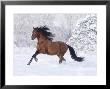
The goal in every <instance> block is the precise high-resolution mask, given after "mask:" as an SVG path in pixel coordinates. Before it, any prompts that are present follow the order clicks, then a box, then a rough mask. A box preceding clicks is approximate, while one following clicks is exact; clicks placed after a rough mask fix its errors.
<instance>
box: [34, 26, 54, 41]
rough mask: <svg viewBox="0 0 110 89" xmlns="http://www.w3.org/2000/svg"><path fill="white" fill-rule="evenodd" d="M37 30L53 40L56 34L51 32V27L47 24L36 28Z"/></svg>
mask: <svg viewBox="0 0 110 89" xmlns="http://www.w3.org/2000/svg"><path fill="white" fill-rule="evenodd" d="M34 29H35V30H36V31H37V32H40V33H41V34H42V35H43V36H45V37H46V38H47V39H48V40H53V37H54V35H53V34H52V33H51V32H49V30H50V29H49V28H48V27H46V26H41V27H37V28H34Z"/></svg>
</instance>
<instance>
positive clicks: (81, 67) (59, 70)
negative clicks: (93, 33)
mask: <svg viewBox="0 0 110 89" xmlns="http://www.w3.org/2000/svg"><path fill="white" fill-rule="evenodd" d="M35 50H36V49H35V48H31V47H30V48H29V47H14V58H13V66H14V67H13V68H14V69H13V70H14V71H13V72H14V75H15V76H26V75H30V76H31V75H36V76H37V75H41V76H62V75H65V76H96V75H97V59H96V54H95V53H94V54H91V53H83V52H77V55H78V56H81V57H85V59H84V61H83V62H77V61H74V60H73V59H72V58H71V56H70V53H69V50H68V51H67V52H66V54H65V56H64V57H65V59H66V62H63V63H62V64H59V62H58V61H59V58H58V57H57V56H56V55H54V56H50V55H46V54H39V55H38V56H37V58H38V62H36V61H34V60H33V61H32V63H31V64H30V65H27V63H28V61H29V60H30V58H31V56H32V55H33V53H34V52H35Z"/></svg>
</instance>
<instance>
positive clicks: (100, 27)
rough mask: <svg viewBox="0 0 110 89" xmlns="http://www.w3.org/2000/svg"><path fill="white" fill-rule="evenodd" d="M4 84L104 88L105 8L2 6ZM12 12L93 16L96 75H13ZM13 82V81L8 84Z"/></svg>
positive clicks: (94, 6)
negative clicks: (94, 16)
mask: <svg viewBox="0 0 110 89" xmlns="http://www.w3.org/2000/svg"><path fill="white" fill-rule="evenodd" d="M5 11H6V15H5V17H6V21H5V22H6V23H5V24H6V31H5V32H6V39H5V41H6V44H5V46H6V50H5V52H6V59H5V60H6V61H5V62H6V63H5V64H6V67H5V68H6V69H5V71H6V72H5V73H6V74H5V77H6V85H91V84H94V85H97V84H100V85H102V84H103V85H105V84H106V6H104V5H99V6H98V5H92V6H90V5H89V6H88V5H86V6H84V5H83V6H81V5H80V6H78V5H74V6H73V5H62V6H61V5H58V6H57V5H54V6H49V5H48V6H47V5H46V6H45V5H40V6H31V5H30V6H28V5H27V6H23V5H22V6H19V5H16V6H14V5H13V6H11V5H7V6H6V10H5ZM15 13H30V14H31V13H97V33H98V34H97V76H17V77H15V76H13V39H14V38H13V31H14V29H13V28H14V27H13V26H14V25H13V24H14V23H13V14H15ZM12 80H13V81H12Z"/></svg>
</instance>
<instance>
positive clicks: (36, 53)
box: [27, 51, 39, 65]
mask: <svg viewBox="0 0 110 89" xmlns="http://www.w3.org/2000/svg"><path fill="white" fill-rule="evenodd" d="M38 54H39V52H38V51H36V52H35V54H33V56H32V58H31V60H30V61H29V62H28V64H27V65H30V63H31V62H32V60H33V58H34V60H35V61H36V62H37V60H38V59H37V58H36V56H37V55H38Z"/></svg>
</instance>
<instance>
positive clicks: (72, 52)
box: [67, 45, 83, 62]
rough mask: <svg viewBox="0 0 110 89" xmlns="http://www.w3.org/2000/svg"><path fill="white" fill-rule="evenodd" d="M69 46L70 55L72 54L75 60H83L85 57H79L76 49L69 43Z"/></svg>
mask: <svg viewBox="0 0 110 89" xmlns="http://www.w3.org/2000/svg"><path fill="white" fill-rule="evenodd" d="M67 46H68V48H69V51H70V55H71V58H72V59H74V60H75V61H78V62H81V61H83V58H82V57H77V56H76V54H75V51H74V49H73V48H72V47H71V46H69V45H67Z"/></svg>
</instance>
